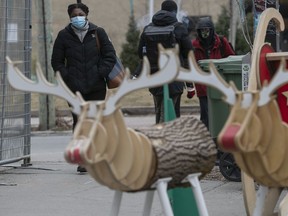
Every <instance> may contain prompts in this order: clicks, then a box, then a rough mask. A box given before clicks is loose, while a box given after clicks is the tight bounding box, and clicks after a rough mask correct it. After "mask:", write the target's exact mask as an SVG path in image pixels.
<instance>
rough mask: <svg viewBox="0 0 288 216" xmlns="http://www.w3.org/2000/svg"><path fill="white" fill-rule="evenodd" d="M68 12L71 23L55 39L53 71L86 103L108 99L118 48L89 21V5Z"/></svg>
mask: <svg viewBox="0 0 288 216" xmlns="http://www.w3.org/2000/svg"><path fill="white" fill-rule="evenodd" d="M67 12H68V15H69V18H70V21H71V22H70V23H69V24H68V25H67V26H66V27H65V28H64V29H62V30H61V31H60V32H59V33H58V35H57V38H56V40H55V43H54V46H53V52H52V58H51V64H52V67H53V70H54V71H55V72H56V71H59V72H60V74H61V77H62V78H63V80H64V82H65V84H66V85H67V86H68V88H69V89H70V90H71V91H72V92H73V93H75V92H77V91H78V92H80V93H81V95H82V97H83V98H84V100H86V101H89V100H105V97H106V89H107V88H106V81H105V79H106V78H107V77H108V74H109V72H110V71H111V70H112V68H113V67H114V65H115V63H116V53H115V49H114V47H113V45H112V43H111V41H110V39H109V37H108V35H107V34H106V32H105V30H104V29H103V28H101V27H98V26H96V25H95V24H93V23H91V22H89V21H88V18H87V16H88V13H89V8H88V7H87V6H86V5H85V4H83V3H76V4H71V5H69V6H68V10H67ZM96 29H97V36H98V39H99V42H100V44H101V46H100V47H101V48H100V52H99V51H98V49H97V43H96V37H95V34H96ZM72 117H73V130H74V128H75V126H76V124H77V119H78V116H77V115H76V114H74V113H72Z"/></svg>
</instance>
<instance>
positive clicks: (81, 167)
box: [77, 166, 87, 173]
mask: <svg viewBox="0 0 288 216" xmlns="http://www.w3.org/2000/svg"><path fill="white" fill-rule="evenodd" d="M77 172H80V173H83V172H87V170H86V169H85V167H83V166H78V167H77Z"/></svg>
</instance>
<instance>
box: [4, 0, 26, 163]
mask: <svg viewBox="0 0 288 216" xmlns="http://www.w3.org/2000/svg"><path fill="white" fill-rule="evenodd" d="M6 56H9V57H10V58H11V59H12V60H13V61H21V63H20V64H19V65H17V66H18V67H19V69H20V70H21V71H22V72H23V73H24V74H25V76H27V77H30V76H31V0H21V1H19V0H0V78H1V80H0V165H2V164H7V163H11V162H15V161H19V160H22V159H23V161H24V163H23V164H24V165H27V164H29V163H30V149H31V142H30V128H31V124H30V122H31V120H30V119H31V118H30V106H31V104H30V101H31V100H30V98H31V95H30V93H24V92H21V91H17V90H15V89H13V88H12V87H11V86H10V85H9V83H8V80H7V63H6V61H5V57H6Z"/></svg>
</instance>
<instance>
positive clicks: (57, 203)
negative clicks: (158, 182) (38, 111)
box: [0, 116, 245, 216]
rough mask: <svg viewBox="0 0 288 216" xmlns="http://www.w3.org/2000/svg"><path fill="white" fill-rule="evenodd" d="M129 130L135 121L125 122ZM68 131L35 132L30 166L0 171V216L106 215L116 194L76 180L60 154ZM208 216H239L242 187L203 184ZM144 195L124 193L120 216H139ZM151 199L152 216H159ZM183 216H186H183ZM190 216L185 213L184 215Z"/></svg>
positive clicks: (83, 178) (150, 120)
mask: <svg viewBox="0 0 288 216" xmlns="http://www.w3.org/2000/svg"><path fill="white" fill-rule="evenodd" d="M125 121H126V123H127V125H128V126H129V127H132V128H133V127H136V126H137V125H139V122H140V119H139V117H129V116H128V117H125ZM141 124H145V125H149V124H154V116H145V117H143V116H142V117H141ZM71 136H72V134H71V131H66V132H61V133H59V132H58V133H53V132H37V133H34V132H33V134H32V136H31V163H32V166H29V167H21V163H20V162H19V163H14V164H9V165H6V166H2V167H0V186H1V193H0V208H1V210H0V212H1V214H0V215H3V216H79V215H83V216H106V215H109V214H110V210H111V205H112V200H113V195H114V191H112V190H110V189H108V188H107V187H105V186H102V185H100V184H98V183H97V182H96V181H95V180H94V179H93V178H92V177H90V175H89V174H87V173H86V174H78V173H77V172H76V166H75V165H71V164H68V163H67V162H66V161H65V160H64V157H63V152H64V150H65V148H66V146H67V145H68V143H69V141H70V140H71ZM200 184H201V188H202V191H203V194H204V199H205V202H206V205H207V209H208V212H209V215H210V216H231V215H233V216H243V215H245V208H244V204H243V198H242V187H241V183H235V182H229V181H227V180H223V181H222V180H221V181H219V180H213V179H212V180H201V182H200ZM145 195H146V192H139V193H124V194H123V199H122V205H121V209H120V214H119V215H120V216H137V215H139V216H140V215H142V211H143V208H144V201H145ZM162 215H164V214H163V211H162V207H161V205H160V202H159V197H158V194H157V193H155V195H154V200H153V205H152V209H151V216H162ZM185 216H186V215H185ZM187 216H189V213H187Z"/></svg>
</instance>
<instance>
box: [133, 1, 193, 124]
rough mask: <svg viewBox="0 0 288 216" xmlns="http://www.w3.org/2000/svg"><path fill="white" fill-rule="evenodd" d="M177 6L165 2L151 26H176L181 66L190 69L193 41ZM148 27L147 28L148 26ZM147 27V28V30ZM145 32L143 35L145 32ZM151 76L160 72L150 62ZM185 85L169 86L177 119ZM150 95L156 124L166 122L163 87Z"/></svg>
mask: <svg viewBox="0 0 288 216" xmlns="http://www.w3.org/2000/svg"><path fill="white" fill-rule="evenodd" d="M177 10H178V7H177V4H176V3H175V2H174V1H173V0H165V1H164V2H162V4H161V10H160V11H158V12H157V13H156V14H154V16H153V18H152V23H150V24H149V25H155V26H169V25H172V24H174V26H175V30H174V34H175V38H176V42H177V44H178V45H179V49H180V52H179V58H180V62H181V66H183V67H186V68H188V61H187V58H188V53H189V51H191V50H192V45H191V40H190V39H189V34H188V31H187V28H186V27H185V26H184V25H183V24H182V23H180V22H178V20H177ZM146 27H147V26H146ZM146 27H145V28H146ZM145 28H144V30H143V33H144V31H145ZM143 33H142V34H141V36H140V41H139V45H138V55H139V58H140V59H141V60H142V59H143V56H144V55H146V53H145V51H144V52H143V50H145V47H146V44H145V38H144V34H143ZM150 66H151V74H153V73H155V72H157V71H158V65H153V64H151V62H150ZM183 88H184V83H183V82H172V83H170V84H169V94H170V98H171V99H172V101H173V104H174V109H175V113H176V117H180V100H181V95H182V93H183ZM149 91H150V93H151V94H152V95H153V99H154V106H155V113H156V123H161V122H163V121H164V104H163V87H162V86H161V87H156V88H150V89H149Z"/></svg>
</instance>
